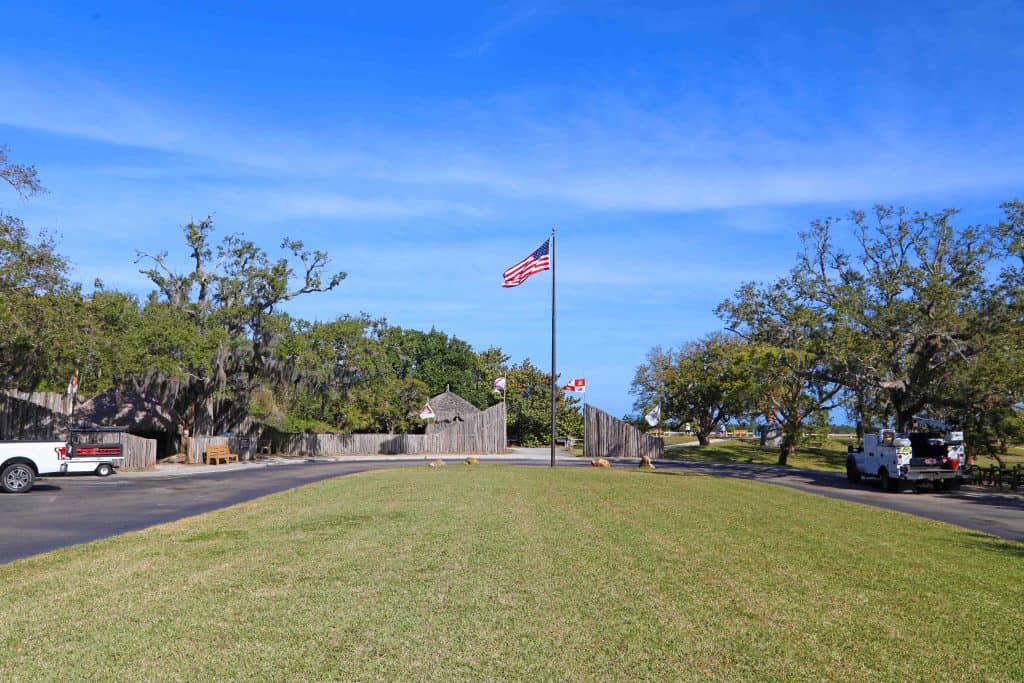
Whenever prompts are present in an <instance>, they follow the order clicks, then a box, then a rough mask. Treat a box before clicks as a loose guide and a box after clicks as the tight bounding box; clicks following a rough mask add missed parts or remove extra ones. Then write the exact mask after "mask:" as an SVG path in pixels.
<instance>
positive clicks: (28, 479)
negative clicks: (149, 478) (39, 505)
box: [0, 441, 124, 493]
mask: <svg viewBox="0 0 1024 683" xmlns="http://www.w3.org/2000/svg"><path fill="white" fill-rule="evenodd" d="M123 461H124V455H123V452H122V447H121V444H120V443H97V444H86V443H67V442H64V441H2V442H0V489H2V490H3V491H5V492H7V493H25V492H27V491H29V490H30V489H31V488H32V486H33V484H34V483H35V480H36V478H37V477H43V476H48V475H55V474H69V473H74V472H80V473H89V472H93V473H95V474H96V475H98V476H101V477H106V476H109V475H111V474H113V473H114V470H115V468H117V467H119V466H120V465H121V463H122V462H123Z"/></svg>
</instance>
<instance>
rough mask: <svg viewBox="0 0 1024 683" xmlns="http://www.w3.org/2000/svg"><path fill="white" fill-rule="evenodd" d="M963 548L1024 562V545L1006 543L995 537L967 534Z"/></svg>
mask: <svg viewBox="0 0 1024 683" xmlns="http://www.w3.org/2000/svg"><path fill="white" fill-rule="evenodd" d="M963 546H964V547H965V548H971V549H975V550H985V551H988V552H994V553H999V554H1002V555H1007V556H1009V557H1013V558H1016V559H1019V560H1024V543H1016V542H1014V541H1006V540H1003V539H1001V538H996V537H995V536H989V535H988V534H979V533H977V532H974V531H972V532H970V533H968V534H967V539H966V540H965V541H964V543H963Z"/></svg>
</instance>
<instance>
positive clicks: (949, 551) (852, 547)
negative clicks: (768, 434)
mask: <svg viewBox="0 0 1024 683" xmlns="http://www.w3.org/2000/svg"><path fill="white" fill-rule="evenodd" d="M0 584H2V585H3V587H4V600H3V602H2V604H0V646H2V650H0V678H3V679H5V680H14V679H17V680H25V679H50V680H69V679H70V680H80V679H85V678H92V679H131V680H161V679H162V680H166V679H176V680H209V679H221V678H233V679H249V678H258V679H275V680H298V679H302V680H323V679H340V680H357V679H359V680H366V679H376V680H409V679H414V680H428V679H429V680H438V679H480V678H484V679H560V680H578V679H602V680H609V679H617V680H626V679H629V680H633V679H648V680H680V679H684V680H706V679H719V680H737V679H739V680H744V679H747V680H753V679H756V680H814V681H817V680H825V679H827V680H837V681H848V680H856V679H862V680H863V679H874V680H1022V679H1024V649H1022V648H1021V641H1020V638H1021V633H1022V632H1024V612H1022V610H1021V605H1024V546H1022V545H1021V544H1015V543H1011V542H1004V541H1000V540H997V539H995V538H993V537H989V536H986V535H983V534H978V533H974V532H970V531H966V530H962V529H958V528H955V527H952V526H948V525H944V524H941V523H938V522H932V521H929V520H924V519H918V518H914V517H909V516H906V515H902V514H898V513H894V512H887V511H883V510H878V509H874V508H870V507H866V506H862V505H857V504H853V503H847V502H843V501H835V500H830V499H827V498H823V497H817V496H813V495H809V494H804V493H801V492H798V491H793V490H790V489H785V488H781V487H774V486H770V485H765V484H757V483H752V482H745V481H740V480H734V479H726V478H711V477H701V476H694V475H682V474H665V473H661V472H654V473H641V472H637V471H614V470H598V469H592V468H585V469H584V468H559V469H556V470H553V471H552V470H549V469H548V468H539V467H538V468H514V467H506V466H498V465H483V466H475V467H470V466H453V465H450V466H447V467H443V468H438V469H433V470H431V469H428V468H416V469H412V468H410V469H402V470H392V471H388V472H378V473H373V474H368V475H361V476H356V477H346V478H342V479H336V480H333V481H326V482H322V483H319V484H315V485H312V486H306V487H303V488H299V489H295V490H292V491H288V492H285V493H281V494H278V495H274V496H270V497H268V498H264V499H261V500H257V501H253V502H250V503H246V504H243V505H240V506H237V507H234V508H231V509H228V510H223V511H219V512H214V513H211V514H208V515H204V516H201V517H196V518H192V519H187V520H183V521H180V522H176V523H173V524H168V525H164V526H160V527H155V528H152V529H149V530H147V531H143V532H138V533H131V534H127V535H125V536H121V537H118V538H114V539H109V540H106V541H101V542H97V543H91V544H88V545H83V546H77V547H73V548H68V549H65V550H61V551H57V552H53V553H49V554H46V555H42V556H39V557H36V558H32V559H28V560H21V561H18V562H14V563H12V564H9V565H5V566H0Z"/></svg>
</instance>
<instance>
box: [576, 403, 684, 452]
mask: <svg viewBox="0 0 1024 683" xmlns="http://www.w3.org/2000/svg"><path fill="white" fill-rule="evenodd" d="M583 419H584V420H586V434H587V440H586V449H585V450H584V451H583V452H584V454H586V456H587V457H588V458H641V457H643V456H645V455H646V456H647V457H648V458H660V457H662V456H663V455H664V454H665V442H664V440H662V439H660V438H658V437H654V436H649V435H647V434H644V433H643V432H641V431H640V430H639V429H637V428H636V427H634V426H633V425H631V424H629V423H627V422H623V421H622V420H619V419H616V418H614V417H612V416H611V415H609V414H608V413H606V412H604V411H603V410H601V409H600V408H595V407H594V406H592V405H589V404H588V405H587V410H586V413H585V414H584V418H583Z"/></svg>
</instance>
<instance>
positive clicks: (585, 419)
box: [583, 372, 589, 458]
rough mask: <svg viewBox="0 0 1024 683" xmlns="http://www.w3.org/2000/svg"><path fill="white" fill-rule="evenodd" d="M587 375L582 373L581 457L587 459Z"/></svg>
mask: <svg viewBox="0 0 1024 683" xmlns="http://www.w3.org/2000/svg"><path fill="white" fill-rule="evenodd" d="M588 388H589V387H587V373H585V372H584V373H583V457H584V458H585V457H587V391H586V390H587V389H588Z"/></svg>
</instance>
